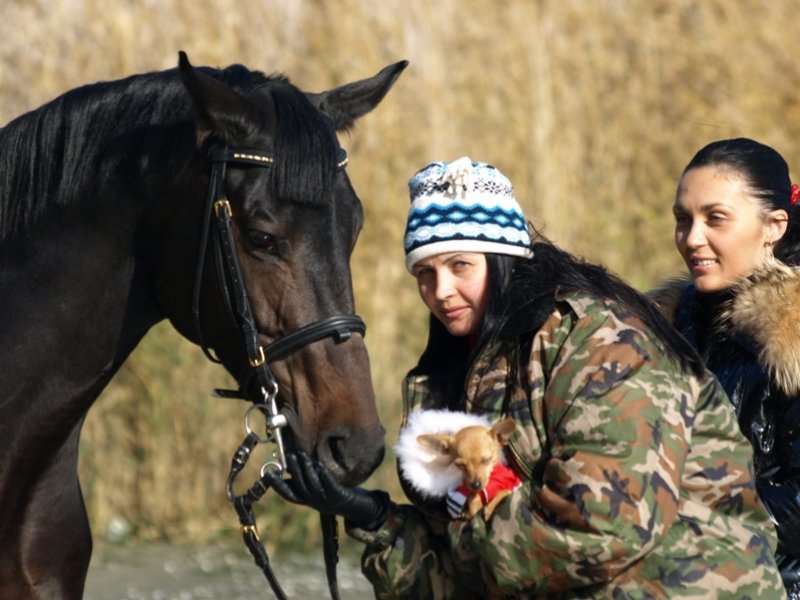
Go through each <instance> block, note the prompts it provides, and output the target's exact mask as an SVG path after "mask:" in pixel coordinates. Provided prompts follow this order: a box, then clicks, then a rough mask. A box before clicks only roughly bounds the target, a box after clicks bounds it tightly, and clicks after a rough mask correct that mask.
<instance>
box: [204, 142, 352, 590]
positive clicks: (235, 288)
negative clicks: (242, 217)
mask: <svg viewBox="0 0 800 600" xmlns="http://www.w3.org/2000/svg"><path fill="white" fill-rule="evenodd" d="M209 156H210V159H211V173H210V177H209V182H208V193H207V197H206V206H205V212H204V216H203V230H202V235H201V239H200V248H199V250H198V255H197V256H198V258H197V268H196V271H195V281H194V291H193V295H192V314H193V319H194V326H195V333H196V335H197V339H198V342H199V344H200V347H201V348H202V350H203V353H204V354H205V355H206V357H208V359H209V360H211V361H213V362H216V363H220V362H221V360H220V359H219V358H217V357H216V356H214V355H213V354H212V352H211V349H210V348H209V347H208V346H207V345H206V344H205V342H204V340H203V333H202V328H201V326H200V295H201V289H202V285H203V273H204V270H205V261H206V253H207V249H208V245H209V239H211V241H212V248H213V252H214V262H215V272H216V279H217V285H218V288H219V290H220V292H221V295H222V301H223V305H224V307H225V312H226V313H227V315H228V317H229V318H230V320H231V321H232V322H233V323H235V324H236V326H237V328H238V329H239V333H240V334H241V336H242V341H243V343H244V347H245V351H246V354H247V362H248V364H247V365H246V366H243V368H242V369H241V370H240V372H239V373H236V374H234V375H235V377H236V381H237V383H238V385H239V389H238V390H215V393H216V395H218V396H223V397H229V398H242V399H245V400H249V401H250V402H252V403H253V406H251V407H250V409H249V410H248V411H247V414H246V416H245V429H246V430H247V436H246V437H245V439H244V441H243V442H242V444H241V445H240V446H239V448H238V450H237V451H236V453H235V454H234V457H233V460H232V462H231V470H230V474H229V475H228V482H227V493H228V498H229V499H230V500H231V502H232V503H233V505H234V508H235V509H236V511H237V513H238V515H239V520H240V522H241V524H242V535H243V537H244V541H245V544H246V545H247V547H248V549H249V550H250V552H251V553H252V555H253V557H254V559H255V562H256V564H257V565H258V566H259V567H261V569H262V570H263V571H264V574H265V576H266V577H267V580H268V581H269V583H270V585H271V587H272V590H273V592H275V595H276V596H277V597H278V598H279V599H283V598H286V595H285V594H284V592H283V590H282V589H281V588H280V586H279V584H278V582H277V579H276V578H275V575H274V574H273V572H272V569H271V567H270V564H269V558H268V557H267V553H266V550H265V549H264V546H263V544H262V543H261V541H260V539H259V536H258V531H257V529H256V525H255V515H254V512H253V510H252V504H253V503H254V502H256V501H258V500H259V499H260V498H261V497H262V496H263V495H264V494H265V493H266V491H267V489H268V486H267V485H266V484H265V478H264V474H265V472H266V471H267V470H270V471H277V472H283V470H284V469H285V468H286V457H285V450H284V444H283V438H282V436H281V430H282V429H283V428H284V427H285V426H286V425H287V424H288V421H287V419H286V416H285V415H283V414H281V413H280V411H279V410H278V406H277V396H278V384H277V381H276V380H275V377H274V376H273V374H272V372H271V371H270V369H269V364H270V363H273V362H276V361H279V360H283V359H284V358H286V357H287V356H289V355H291V354H293V353H294V352H296V351H298V350H300V349H301V348H303V347H305V346H307V345H309V344H311V343H314V342H317V341H319V340H322V339H325V338H333V340H334V341H335V342H336V343H341V342H343V341H345V340H347V339H349V338H350V335H351V334H352V333H353V332H356V333H359V334H361V335H362V336H363V335H364V334H365V332H366V325H365V324H364V321H363V320H362V319H361V317H359V316H357V315H333V316H330V317H326V318H323V319H320V320H318V321H315V322H313V323H310V324H308V325H305V326H303V327H301V328H300V329H297V330H296V331H293V332H291V333H289V334H287V335H284V336H283V337H280V338H278V339H277V340H275V341H273V342H272V343H270V344H268V345H267V346H266V347H264V346H262V345H261V343H260V341H259V339H258V326H257V324H256V321H255V318H254V317H253V311H252V309H251V307H250V300H249V298H248V296H247V289H246V287H245V284H244V279H243V277H242V271H241V267H240V265H239V259H238V255H237V253H236V243H235V239H234V236H233V228H232V225H231V218H232V211H231V205H230V202H229V201H228V199H227V196H226V194H225V170H226V167H227V166H228V165H231V167H232V168H233V167H241V166H249V167H262V168H269V167H271V166H272V165H273V164H274V162H275V159H274V157H272V156H270V155H269V154H266V153H264V152H262V151H260V150H251V149H247V148H229V147H213V148H212V149H211V151H210V153H209ZM346 165H347V153H346V152H345V151H344V149H342V148H339V150H338V152H337V156H336V166H337V168H338V169H343V168H344V167H345V166H346ZM212 219H213V224H212ZM214 232H216V235H214ZM252 390H257V394H256V396H255V397H253V395H252V393H251V391H252ZM254 410H256V411H259V412H261V413H262V414H263V416H264V418H265V421H266V435H265V436H259V435H258V434H257V433H255V431H254V430H253V428H252V427H251V425H250V417H251V415H252V413H253V411H254ZM263 442H271V443H274V444H275V453H274V456H275V459H274V460H272V461H270V462H268V463H266V464H265V465H263V466H262V467H261V475H262V477H261V479H259V480H257V481H256V483H255V484H254V485H253V486H252V487H251V488H250V489H249V490H248V491H247V492H245V493H244V494H242V495H238V496H237V495H236V494H234V491H233V483H234V480H235V478H236V476H237V475H238V474H239V472H240V471H241V470H242V469H243V468H244V466H245V464H246V463H247V460H248V459H249V457H250V455H251V452H252V450H253V448H255V446H256V445H257V444H258V443H263ZM321 520H322V528H323V534H324V535H323V538H324V540H323V543H324V551H325V566H326V571H327V574H328V584H329V587H330V590H331V595H332V597H333V598H338V589H337V586H336V560H337V558H336V553H337V549H338V543H337V539H336V538H337V532H336V521H335V517H332V516H329V515H321Z"/></svg>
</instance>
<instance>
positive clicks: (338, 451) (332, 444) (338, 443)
mask: <svg viewBox="0 0 800 600" xmlns="http://www.w3.org/2000/svg"><path fill="white" fill-rule="evenodd" d="M343 445H344V440H343V438H341V437H332V438H330V440H329V441H328V447H329V448H330V450H331V458H332V459H333V461H334V462H335V463H336V464H337V465H339V466H340V467H342V469H344V470H345V471H347V470H348V468H347V461H346V459H345V457H344V452H342V446H343Z"/></svg>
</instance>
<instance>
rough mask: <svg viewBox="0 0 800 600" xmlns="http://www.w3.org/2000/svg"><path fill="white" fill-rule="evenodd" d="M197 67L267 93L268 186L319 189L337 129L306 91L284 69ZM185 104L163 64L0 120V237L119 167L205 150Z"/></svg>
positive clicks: (314, 192) (314, 195) (180, 158)
mask: <svg viewBox="0 0 800 600" xmlns="http://www.w3.org/2000/svg"><path fill="white" fill-rule="evenodd" d="M199 70H201V71H202V72H204V73H206V74H209V75H212V76H214V77H215V78H217V79H219V80H220V81H222V82H223V83H225V84H226V85H228V86H229V87H231V88H232V89H234V90H235V91H237V92H239V93H240V94H242V95H244V96H247V95H248V94H250V93H256V92H257V93H263V90H264V89H266V90H267V91H268V92H269V95H270V97H271V99H272V103H273V106H274V109H275V111H276V115H277V119H278V128H277V131H276V139H275V143H274V147H273V148H272V151H273V153H274V157H275V165H274V167H273V172H274V175H275V176H274V177H271V178H270V180H271V184H270V185H271V188H272V189H271V192H272V193H273V194H275V195H276V196H277V197H281V198H284V199H286V200H288V201H305V202H308V201H314V200H318V199H321V198H323V197H324V190H326V189H330V183H331V180H332V178H333V176H334V173H335V168H336V165H335V149H336V137H335V133H334V132H333V130H332V127H331V125H330V124H329V123H328V121H327V120H326V119H325V117H323V116H322V115H321V114H320V113H319V112H318V111H317V110H316V109H315V108H314V107H313V106H312V105H311V103H310V102H309V101H308V99H307V97H306V96H305V94H303V93H302V92H301V91H300V90H298V89H297V88H296V87H294V86H293V85H292V84H291V83H290V82H289V80H288V79H287V78H285V77H284V76H282V75H274V76H269V77H268V76H265V75H264V74H263V73H261V72H258V71H251V70H249V69H247V68H245V67H243V66H241V65H232V66H230V67H227V68H226V69H222V70H217V69H208V68H202V69H199ZM192 111H193V107H192V103H191V101H190V99H189V95H188V93H187V91H186V89H185V87H184V86H183V84H182V82H181V80H180V76H179V74H178V71H177V69H171V70H168V71H161V72H154V73H146V74H141V75H134V76H131V77H128V78H126V79H120V80H117V81H110V82H99V83H95V84H90V85H86V86H83V87H79V88H75V89H73V90H70V91H68V92H66V93H65V94H63V95H61V96H59V97H58V98H56V99H54V100H52V101H51V102H48V103H47V104H45V105H43V106H41V107H40V108H38V109H35V110H33V111H31V112H28V113H26V114H24V115H22V116H20V117H18V118H16V119H14V120H13V121H11V122H9V123H8V124H7V125H6V126H5V127H3V128H0V241H1V240H3V239H7V238H10V237H12V236H14V235H16V234H18V233H19V232H21V231H23V230H25V229H27V228H28V227H30V226H31V225H32V224H33V223H34V222H35V221H36V220H37V219H38V218H40V217H41V216H42V215H44V214H46V213H47V212H48V211H50V210H54V209H57V208H59V207H61V208H63V207H69V206H72V205H75V204H76V203H79V202H81V201H82V200H85V199H86V198H87V197H91V196H92V194H93V193H94V191H95V190H98V189H103V188H104V186H108V185H113V176H114V175H115V173H118V168H119V167H120V166H124V168H126V169H136V171H135V172H136V173H138V174H140V175H141V176H142V177H146V176H148V175H153V174H156V173H157V172H166V173H173V174H174V173H177V172H180V171H181V170H183V169H185V168H186V167H187V165H189V163H190V162H191V161H192V160H193V159H194V158H196V157H197V154H198V152H201V153H204V152H206V151H207V148H205V147H202V148H197V146H196V138H195V135H194V121H193V114H192ZM242 118H244V117H242ZM250 125H251V126H252V127H256V126H257V124H250ZM210 141H213V138H212V140H210Z"/></svg>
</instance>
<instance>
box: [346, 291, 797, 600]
mask: <svg viewBox="0 0 800 600" xmlns="http://www.w3.org/2000/svg"><path fill="white" fill-rule="evenodd" d="M529 335H532V340H531V341H532V346H531V352H530V358H529V359H528V360H527V361H525V362H524V364H523V365H522V367H523V368H522V372H521V373H520V376H518V377H516V379H515V378H512V377H509V374H510V373H511V372H512V371H513V369H511V365H513V364H516V363H518V362H519V352H520V348H521V347H524V345H523V344H522V343H521V341H522V340H516V341H513V342H511V341H506V342H499V343H497V344H495V345H494V346H493V347H491V348H489V349H488V350H487V352H485V353H484V355H483V356H482V357H481V358H480V359H479V360H477V361H476V363H475V364H474V365H472V368H471V370H470V372H469V374H468V376H467V380H466V390H465V392H466V397H465V406H466V407H467V410H468V411H471V412H476V413H484V414H490V415H492V417H493V418H499V417H500V416H501V414H503V413H509V414H510V415H511V416H513V417H514V418H515V419H516V420H517V424H518V426H517V432H516V433H515V434H514V436H513V437H512V439H511V443H510V446H509V450H510V452H509V454H510V456H509V459H510V460H509V462H510V463H511V464H512V465H513V466H514V468H515V469H516V470H517V472H518V473H519V474H520V475H521V476H522V478H523V480H524V481H525V483H524V485H523V486H522V487H521V488H519V489H518V490H517V491H515V492H514V493H513V494H511V495H510V496H508V497H507V498H505V499H504V500H503V502H502V503H501V504H500V505H499V506H498V508H497V509H496V510H495V512H494V514H493V516H492V518H491V520H490V521H489V522H486V521H485V520H484V518H483V515H482V514H478V515H477V516H476V517H475V518H473V519H472V520H471V521H468V522H464V521H459V520H453V521H451V520H449V519H447V518H446V513H443V512H438V513H437V512H436V511H435V510H430V509H429V508H428V507H422V506H414V505H398V506H396V507H394V509H393V512H392V515H391V516H390V517H389V519H388V520H387V522H386V523H385V524H384V525H383V526H382V527H381V528H380V529H378V531H376V532H366V531H361V530H358V529H352V530H350V531H349V533H350V534H351V535H352V536H353V537H355V538H357V539H361V540H362V541H365V542H367V547H366V549H365V552H364V555H363V558H362V569H363V571H364V574H365V575H366V576H367V577H368V579H370V581H371V582H372V584H373V585H374V587H375V593H376V597H378V598H420V599H458V600H462V599H466V598H481V597H487V595H489V593H492V594H495V597H497V596H499V597H507V598H539V597H547V598H659V599H660V598H784V597H785V592H784V590H783V586H782V584H781V579H780V576H779V574H778V571H777V569H776V567H775V563H774V559H773V556H772V554H773V551H774V549H775V545H776V536H775V531H774V528H773V526H772V524H771V522H770V520H769V517H768V515H767V512H766V510H765V509H764V506H763V505H762V504H761V502H760V501H759V499H758V495H757V494H756V491H755V488H754V481H753V470H752V451H751V449H750V446H749V444H748V442H747V441H746V440H745V438H744V437H743V436H742V434H741V433H740V431H739V428H738V426H737V423H736V418H735V415H734V413H733V410H732V408H731V404H730V402H729V401H728V399H727V397H726V396H725V393H724V391H723V390H722V388H721V387H720V386H719V384H718V383H717V382H716V380H715V379H714V378H713V377H711V376H708V377H704V378H702V379H698V378H697V377H695V376H694V375H692V374H691V373H689V372H687V371H685V370H683V369H682V368H681V367H680V366H678V364H677V363H676V362H675V360H674V359H672V358H670V357H669V356H667V355H666V354H665V353H664V352H663V351H662V350H661V349H660V347H659V345H658V344H656V343H655V342H654V339H653V334H652V333H651V332H649V331H648V330H647V329H646V328H645V327H644V326H643V324H642V322H641V321H640V320H639V319H638V318H636V317H634V316H632V315H630V314H626V313H625V311H624V310H623V309H621V308H620V307H619V306H618V305H616V304H615V303H613V302H611V301H608V300H603V299H598V298H596V297H591V296H588V295H585V294H580V293H570V294H564V295H561V296H559V297H558V303H557V305H556V310H555V312H554V313H553V314H552V315H551V316H550V318H549V319H548V320H547V321H546V322H545V323H544V325H543V326H542V327H541V329H540V330H539V331H538V332H536V333H535V334H529ZM406 388H407V389H406V410H407V411H411V410H416V409H419V408H439V406H438V405H437V404H438V403H437V399H436V397H435V395H434V394H431V393H430V391H429V390H427V389H426V381H425V378H424V377H417V378H414V377H411V378H408V379H407V381H406ZM487 588H488V590H487Z"/></svg>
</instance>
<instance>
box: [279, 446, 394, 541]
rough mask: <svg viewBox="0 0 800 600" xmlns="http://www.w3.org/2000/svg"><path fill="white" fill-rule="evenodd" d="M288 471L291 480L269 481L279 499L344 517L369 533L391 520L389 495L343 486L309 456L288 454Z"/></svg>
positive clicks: (379, 491)
mask: <svg viewBox="0 0 800 600" xmlns="http://www.w3.org/2000/svg"><path fill="white" fill-rule="evenodd" d="M286 471H287V472H288V473H289V475H291V479H283V478H282V477H281V476H280V475H278V474H277V473H272V474H271V475H270V476H268V477H267V479H268V481H269V484H270V486H271V487H272V488H274V489H275V491H276V492H277V493H278V495H280V496H281V497H282V498H284V499H286V500H288V501H289V502H294V503H295V504H302V505H305V506H310V507H311V508H313V509H315V510H317V511H319V512H320V513H327V514H336V515H341V516H343V517H344V518H345V519H346V520H347V521H350V523H352V524H353V525H355V526H356V527H359V528H361V529H365V530H367V531H374V530H376V529H377V528H378V527H380V526H381V525H382V524H383V522H384V521H386V518H387V517H388V516H389V506H390V504H391V503H390V501H389V494H387V493H386V492H384V491H381V490H374V491H370V490H365V489H363V488H360V487H348V486H345V485H342V484H341V483H339V482H338V481H336V479H335V478H334V476H333V475H332V474H331V472H330V471H328V470H327V469H326V468H325V467H324V466H323V465H322V464H321V463H319V462H318V461H314V460H311V458H310V457H309V456H308V455H307V454H303V453H302V452H299V453H297V454H287V455H286Z"/></svg>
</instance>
